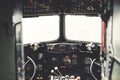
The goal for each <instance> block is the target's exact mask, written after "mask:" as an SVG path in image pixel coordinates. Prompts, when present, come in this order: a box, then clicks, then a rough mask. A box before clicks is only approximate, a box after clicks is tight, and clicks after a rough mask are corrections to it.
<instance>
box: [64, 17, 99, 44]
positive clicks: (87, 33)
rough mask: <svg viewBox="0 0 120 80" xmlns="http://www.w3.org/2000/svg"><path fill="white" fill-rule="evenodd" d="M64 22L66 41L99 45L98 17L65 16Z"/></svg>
mask: <svg viewBox="0 0 120 80" xmlns="http://www.w3.org/2000/svg"><path fill="white" fill-rule="evenodd" d="M65 22H66V23H65V26H66V27H65V30H66V38H67V39H69V40H79V41H92V42H99V43H101V18H100V17H88V16H79V15H67V16H66V18H65Z"/></svg>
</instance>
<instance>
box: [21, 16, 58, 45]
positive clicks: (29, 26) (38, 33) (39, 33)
mask: <svg viewBox="0 0 120 80" xmlns="http://www.w3.org/2000/svg"><path fill="white" fill-rule="evenodd" d="M22 26H23V43H24V44H27V43H38V42H44V41H51V40H56V39H57V38H58V37H59V16H40V17H33V18H23V20H22Z"/></svg>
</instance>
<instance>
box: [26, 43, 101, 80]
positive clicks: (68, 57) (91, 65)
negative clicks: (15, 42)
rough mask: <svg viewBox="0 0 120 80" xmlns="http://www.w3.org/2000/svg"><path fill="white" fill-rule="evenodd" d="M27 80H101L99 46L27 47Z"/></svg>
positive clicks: (85, 44) (48, 45) (83, 44)
mask: <svg viewBox="0 0 120 80" xmlns="http://www.w3.org/2000/svg"><path fill="white" fill-rule="evenodd" d="M24 52H25V62H26V65H25V80H72V79H74V80H95V78H97V79H98V80H101V76H100V75H101V67H100V66H99V65H100V60H99V58H100V56H99V54H100V46H99V45H98V44H96V43H86V42H81V43H47V44H46V43H41V44H37V45H35V44H34V45H25V47H24Z"/></svg>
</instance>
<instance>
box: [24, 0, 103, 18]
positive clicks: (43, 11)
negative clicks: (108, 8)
mask: <svg viewBox="0 0 120 80" xmlns="http://www.w3.org/2000/svg"><path fill="white" fill-rule="evenodd" d="M22 5H23V6H22V9H23V16H40V15H54V14H61V13H64V14H78V15H81V14H82V15H98V14H101V13H102V12H103V7H104V0H23V1H22Z"/></svg>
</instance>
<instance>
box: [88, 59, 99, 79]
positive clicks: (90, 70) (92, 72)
mask: <svg viewBox="0 0 120 80" xmlns="http://www.w3.org/2000/svg"><path fill="white" fill-rule="evenodd" d="M95 60H96V59H93V61H92V62H91V65H90V73H91V75H92V76H93V78H94V79H95V80H98V79H97V78H96V77H95V75H94V74H93V71H92V67H93V63H94V61H95Z"/></svg>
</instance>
